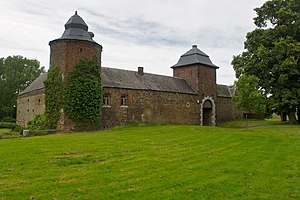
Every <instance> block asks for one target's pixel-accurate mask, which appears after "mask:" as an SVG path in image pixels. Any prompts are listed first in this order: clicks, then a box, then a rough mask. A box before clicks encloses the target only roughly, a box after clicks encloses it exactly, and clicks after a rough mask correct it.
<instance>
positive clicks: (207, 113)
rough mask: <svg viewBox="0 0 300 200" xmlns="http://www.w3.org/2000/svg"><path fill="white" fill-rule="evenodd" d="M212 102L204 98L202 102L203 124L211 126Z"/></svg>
mask: <svg viewBox="0 0 300 200" xmlns="http://www.w3.org/2000/svg"><path fill="white" fill-rule="evenodd" d="M211 115H212V103H211V101H210V100H206V101H205V102H204V104H203V126H211V125H212V124H211Z"/></svg>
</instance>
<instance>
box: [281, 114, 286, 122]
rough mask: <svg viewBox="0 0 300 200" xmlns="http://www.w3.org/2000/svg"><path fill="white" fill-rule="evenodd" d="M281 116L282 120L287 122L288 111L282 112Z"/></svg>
mask: <svg viewBox="0 0 300 200" xmlns="http://www.w3.org/2000/svg"><path fill="white" fill-rule="evenodd" d="M280 118H281V121H282V122H286V112H281V114H280Z"/></svg>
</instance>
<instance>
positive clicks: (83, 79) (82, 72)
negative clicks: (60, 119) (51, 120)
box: [64, 58, 102, 130]
mask: <svg viewBox="0 0 300 200" xmlns="http://www.w3.org/2000/svg"><path fill="white" fill-rule="evenodd" d="M64 98H65V103H64V112H65V113H66V114H67V116H68V117H69V118H70V119H72V120H73V121H74V122H75V128H76V129H81V130H83V129H85V130H86V129H97V128H100V127H101V116H102V115H101V109H102V84H101V74H100V66H99V63H98V61H97V59H96V58H94V59H92V60H86V59H81V60H80V61H79V63H78V64H77V65H76V66H75V67H74V68H73V69H72V71H71V72H70V73H69V75H68V77H67V82H66V86H65V92H64Z"/></svg>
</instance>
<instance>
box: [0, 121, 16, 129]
mask: <svg viewBox="0 0 300 200" xmlns="http://www.w3.org/2000/svg"><path fill="white" fill-rule="evenodd" d="M16 126H17V124H16V123H12V122H0V128H9V129H11V130H13V129H14V128H15V127H16Z"/></svg>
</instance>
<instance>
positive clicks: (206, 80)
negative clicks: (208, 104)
mask: <svg viewBox="0 0 300 200" xmlns="http://www.w3.org/2000/svg"><path fill="white" fill-rule="evenodd" d="M173 76H174V77H180V78H183V79H185V80H186V81H187V82H188V83H189V84H190V85H191V87H192V88H193V89H194V90H195V91H196V92H198V94H199V95H200V96H201V98H204V97H206V96H210V97H212V98H213V99H214V100H216V92H217V85H216V69H215V68H212V67H207V66H205V65H200V64H195V65H188V66H183V67H175V68H173Z"/></svg>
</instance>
